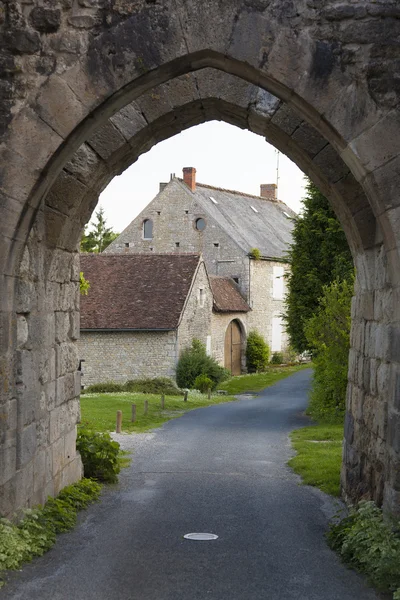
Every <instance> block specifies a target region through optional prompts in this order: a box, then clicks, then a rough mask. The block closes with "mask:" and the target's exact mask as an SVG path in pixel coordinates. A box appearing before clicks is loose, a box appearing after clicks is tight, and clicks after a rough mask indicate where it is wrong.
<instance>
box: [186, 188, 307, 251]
mask: <svg viewBox="0 0 400 600" xmlns="http://www.w3.org/2000/svg"><path fill="white" fill-rule="evenodd" d="M175 181H178V182H179V183H180V185H182V186H183V187H184V188H185V190H186V191H187V192H188V193H189V194H191V195H192V196H194V198H195V200H196V201H197V202H198V203H199V204H200V206H202V207H203V208H204V210H205V211H206V212H207V213H208V214H209V215H210V216H211V217H212V218H213V219H215V220H216V221H217V223H218V224H219V225H220V227H222V228H223V229H224V230H225V232H226V233H227V234H228V235H229V236H230V237H231V238H232V239H234V240H235V242H236V243H237V244H238V245H239V246H240V247H241V248H242V250H244V251H245V252H246V253H248V252H249V251H250V250H251V249H252V248H258V249H259V250H260V251H261V254H262V256H263V257H265V258H277V259H282V258H284V257H285V255H286V253H287V251H288V248H289V245H290V244H291V243H292V230H293V226H294V221H293V219H294V218H295V217H296V216H297V215H296V213H295V212H294V211H293V210H292V209H291V208H289V207H288V206H287V205H286V204H284V202H281V201H280V200H268V199H266V198H261V197H260V196H252V195H250V194H244V193H241V192H237V191H235V190H225V189H223V188H217V187H213V186H210V185H205V184H203V183H196V190H195V191H194V192H192V191H191V190H190V189H189V188H188V187H187V185H186V184H185V183H183V181H182V180H181V179H179V178H176V179H175ZM210 198H213V199H214V200H215V201H216V202H217V204H215V202H213V201H212V200H211V199H210ZM252 207H253V208H252ZM254 209H255V210H254ZM256 211H257V212H256ZM285 213H286V214H285Z"/></svg>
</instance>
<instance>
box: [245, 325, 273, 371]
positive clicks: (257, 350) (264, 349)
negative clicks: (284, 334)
mask: <svg viewBox="0 0 400 600" xmlns="http://www.w3.org/2000/svg"><path fill="white" fill-rule="evenodd" d="M269 353H270V351H269V346H268V344H267V342H266V341H265V340H264V338H263V337H262V336H261V335H260V334H259V333H258V332H257V331H250V333H249V335H248V338H247V346H246V361H247V370H248V371H249V373H258V372H259V371H265V369H266V367H267V364H268V360H269Z"/></svg>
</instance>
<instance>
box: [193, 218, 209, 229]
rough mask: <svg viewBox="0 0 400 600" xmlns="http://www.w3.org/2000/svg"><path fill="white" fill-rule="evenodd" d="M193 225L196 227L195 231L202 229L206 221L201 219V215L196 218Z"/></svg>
mask: <svg viewBox="0 0 400 600" xmlns="http://www.w3.org/2000/svg"><path fill="white" fill-rule="evenodd" d="M194 226H195V228H196V229H197V231H204V230H205V228H206V222H205V220H204V219H202V218H201V217H200V218H199V219H196V220H195V222H194Z"/></svg>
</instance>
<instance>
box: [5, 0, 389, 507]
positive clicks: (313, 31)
mask: <svg viewBox="0 0 400 600" xmlns="http://www.w3.org/2000/svg"><path fill="white" fill-rule="evenodd" d="M15 5H16V7H14V8H15V10H14V12H12V11H11V10H10V8H7V11H8V12H7V15H6V17H7V18H6V19H5V21H4V22H3V27H7V28H8V31H9V32H10V34H11V35H10V36H9V37H10V38H13V36H12V33H13V32H17V33H18V36H14V38H13V40H14V41H10V43H9V46H8V47H7V48H6V50H5V52H6V55H7V57H8V58H7V60H8V61H9V63H8V64H9V67H8V70H7V73H8V75H7V77H9V78H13V82H14V86H13V87H11V88H9V93H8V96H7V97H6V99H5V100H4V101H2V105H1V110H2V115H3V123H4V129H3V131H2V132H1V135H2V150H1V152H2V174H1V194H2V202H1V215H2V218H1V225H0V227H1V234H2V237H1V248H2V251H1V271H0V272H1V290H2V292H1V321H0V332H1V347H0V351H1V374H2V389H1V394H2V396H1V398H2V400H1V401H2V406H4V414H5V415H7V416H6V418H5V419H3V420H2V421H1V427H2V433H3V437H2V449H1V453H2V458H3V459H4V460H3V463H4V465H5V469H4V473H3V478H2V492H3V495H2V498H3V505H2V506H1V508H0V511H1V512H2V513H3V514H9V513H10V512H12V510H14V509H15V508H17V507H18V506H24V505H27V504H29V503H35V502H40V501H42V500H43V498H44V497H45V495H46V494H47V493H55V492H56V491H58V490H59V489H60V487H62V486H63V485H65V484H66V483H68V482H70V481H72V480H74V479H76V478H77V477H78V476H79V473H80V469H79V458H78V457H76V454H75V445H74V444H75V422H76V419H77V416H78V413H79V403H78V396H79V377H78V375H77V371H76V369H77V356H76V351H75V344H74V341H75V339H76V337H77V335H78V329H79V298H78V279H79V257H78V254H77V252H76V243H77V241H78V239H79V236H80V232H81V230H82V226H83V225H84V223H85V222H86V221H87V220H88V218H89V216H90V214H91V211H92V210H93V208H94V206H95V204H96V202H97V198H98V194H99V192H100V191H101V190H102V189H103V188H104V187H105V185H106V184H107V183H108V181H109V180H110V179H111V178H112V177H113V176H114V175H115V174H117V173H119V172H121V171H122V170H123V169H124V168H126V166H128V165H129V164H131V163H132V162H133V161H134V160H136V158H137V157H138V156H139V155H140V154H141V153H143V152H145V151H146V150H147V149H148V148H150V147H151V146H152V145H153V144H154V143H156V142H157V141H158V140H160V139H165V138H166V137H169V136H170V135H173V134H174V133H176V132H178V131H181V130H182V129H184V128H185V127H190V126H191V125H192V124H194V123H199V122H202V121H205V120H211V119H223V120H226V121H227V122H230V123H233V124H235V125H238V126H240V127H246V128H248V129H250V130H251V131H254V132H256V133H259V134H261V135H264V137H266V138H267V139H268V140H269V141H271V142H272V143H273V144H274V145H275V146H276V147H277V148H279V149H280V150H281V151H283V152H285V153H286V154H287V155H288V156H289V157H290V158H291V159H292V160H294V162H296V163H297V164H298V165H299V166H300V167H301V168H302V169H303V171H304V172H305V173H307V174H308V175H309V176H310V177H311V178H312V179H313V180H314V181H315V182H316V183H317V185H318V186H319V187H320V188H321V190H322V191H323V193H324V194H325V195H326V196H327V197H328V198H329V199H330V201H331V202H332V205H333V207H334V209H335V211H336V212H337V214H338V216H339V218H340V220H341V222H342V224H343V227H344V229H345V231H346V234H347V237H348V240H349V244H350V246H351V249H352V252H353V256H354V260H355V264H356V266H357V273H358V281H357V288H356V296H355V299H354V303H353V329H352V350H351V354H350V367H349V388H348V416H347V420H346V442H345V453H344V469H343V487H344V491H345V493H346V494H347V495H348V496H349V497H351V498H353V499H356V498H358V497H360V496H365V497H373V498H375V499H376V500H377V501H378V502H382V501H385V505H386V507H387V508H388V509H389V510H392V511H396V510H398V506H399V502H398V501H399V494H400V492H399V488H400V484H399V481H398V465H399V452H400V448H399V435H400V434H399V429H400V428H399V424H400V414H399V411H400V404H399V392H398V389H399V385H398V381H399V376H400V351H399V348H400V343H399V339H400V328H399V324H398V322H399V314H398V306H399V305H400V304H399V302H398V297H399V279H398V274H399V272H400V269H399V266H400V265H399V256H398V243H399V228H398V215H399V210H400V209H399V204H400V203H399V201H398V196H397V190H398V181H397V179H398V175H397V161H398V148H397V139H398V134H399V129H400V126H399V122H398V113H397V110H396V106H397V102H398V89H397V88H396V87H395V86H394V85H392V83H393V81H394V79H393V69H394V66H393V65H394V62H393V59H392V54H391V49H394V48H395V43H396V35H398V29H399V27H400V21H398V20H396V19H395V15H393V14H392V13H390V11H389V12H388V11H385V9H386V8H387V7H386V6H385V4H382V5H380V6H379V7H377V6H376V5H375V4H373V3H371V6H369V5H368V6H366V7H365V10H364V9H363V11H361V12H360V11H359V13H357V14H356V8H354V11H353V12H352V11H350V12H352V14H349V13H346V14H343V13H341V12H340V7H339V8H338V7H336V6H334V3H328V6H327V7H325V8H324V9H323V10H320V9H319V8H318V5H317V3H316V2H309V1H307V2H306V1H305V0H304V2H300V3H298V4H297V5H296V9H294V8H293V7H292V5H291V4H290V3H289V4H288V3H282V2H280V0H272V1H268V2H259V1H257V2H256V1H254V2H252V1H249V0H236V1H235V2H234V3H233V5H232V3H229V6H228V7H227V6H224V4H223V3H220V2H218V1H217V0H210V1H209V2H206V3H201V4H199V3H193V5H192V4H191V3H187V2H181V1H180V0H160V2H152V3H148V2H140V3H136V2H135V3H134V2H131V3H130V2H120V3H115V5H113V6H112V7H110V6H106V7H105V8H97V7H96V6H90V7H85V8H84V9H80V8H79V9H78V8H76V7H75V6H74V7H71V6H70V5H69V3H64V4H63V5H62V6H61V4H60V6H59V7H58V5H57V7H55V8H51V9H45V12H44V13H43V14H44V15H45V14H48V15H50V13H51V15H50V16H52V19H50V18H49V19H48V20H47V21H46V19H45V18H44V19H42V21H41V22H40V23H39V22H38V20H37V19H35V18H34V13H33V12H32V11H34V7H33V8H32V6H31V5H25V4H24V5H22V3H15ZM22 6H23V7H24V8H22ZM46 10H47V11H48V13H46ZM352 10H353V9H352ZM52 11H53V12H52ZM32 15H33V16H32ZM4 23H5V24H4ZM46 23H47V25H46ZM382 23H383V24H385V25H386V26H385V27H382ZM211 24H217V26H216V27H213V26H211ZM35 27H36V29H37V28H38V27H39V30H35ZM48 27H50V29H48ZM38 31H40V34H41V35H40V36H39V35H38ZM7 39H8V38H7ZM21 39H25V40H28V41H29V43H27V44H22V45H21ZM18 44H19V46H18ZM354 44H357V49H355V47H354ZM72 49H73V50H72ZM376 61H378V63H379V69H377V68H376V64H377V63H376ZM10 74H11V75H10ZM382 139H384V140H385V143H382ZM50 457H51V463H52V467H51V469H49V468H48V466H46V465H49V464H50ZM49 473H50V475H49Z"/></svg>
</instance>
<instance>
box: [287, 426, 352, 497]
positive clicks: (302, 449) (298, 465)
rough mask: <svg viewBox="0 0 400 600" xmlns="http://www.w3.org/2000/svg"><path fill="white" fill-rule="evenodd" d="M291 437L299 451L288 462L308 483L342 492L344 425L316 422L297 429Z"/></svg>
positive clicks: (336, 494)
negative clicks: (341, 473) (319, 423)
mask: <svg viewBox="0 0 400 600" xmlns="http://www.w3.org/2000/svg"><path fill="white" fill-rule="evenodd" d="M290 437H291V440H292V445H293V448H294V449H295V451H296V452H297V455H296V456H294V457H293V458H291V459H290V460H289V462H288V465H289V466H290V467H291V468H292V469H293V470H294V472H295V473H297V474H298V475H300V476H301V478H302V480H303V483H304V484H306V485H312V486H314V487H318V488H319V489H320V490H322V491H323V492H325V493H327V494H331V495H332V496H339V494H340V468H341V464H342V442H343V425H326V424H321V425H312V426H310V427H304V428H303V429H297V430H296V431H293V432H292V433H291V434H290Z"/></svg>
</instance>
